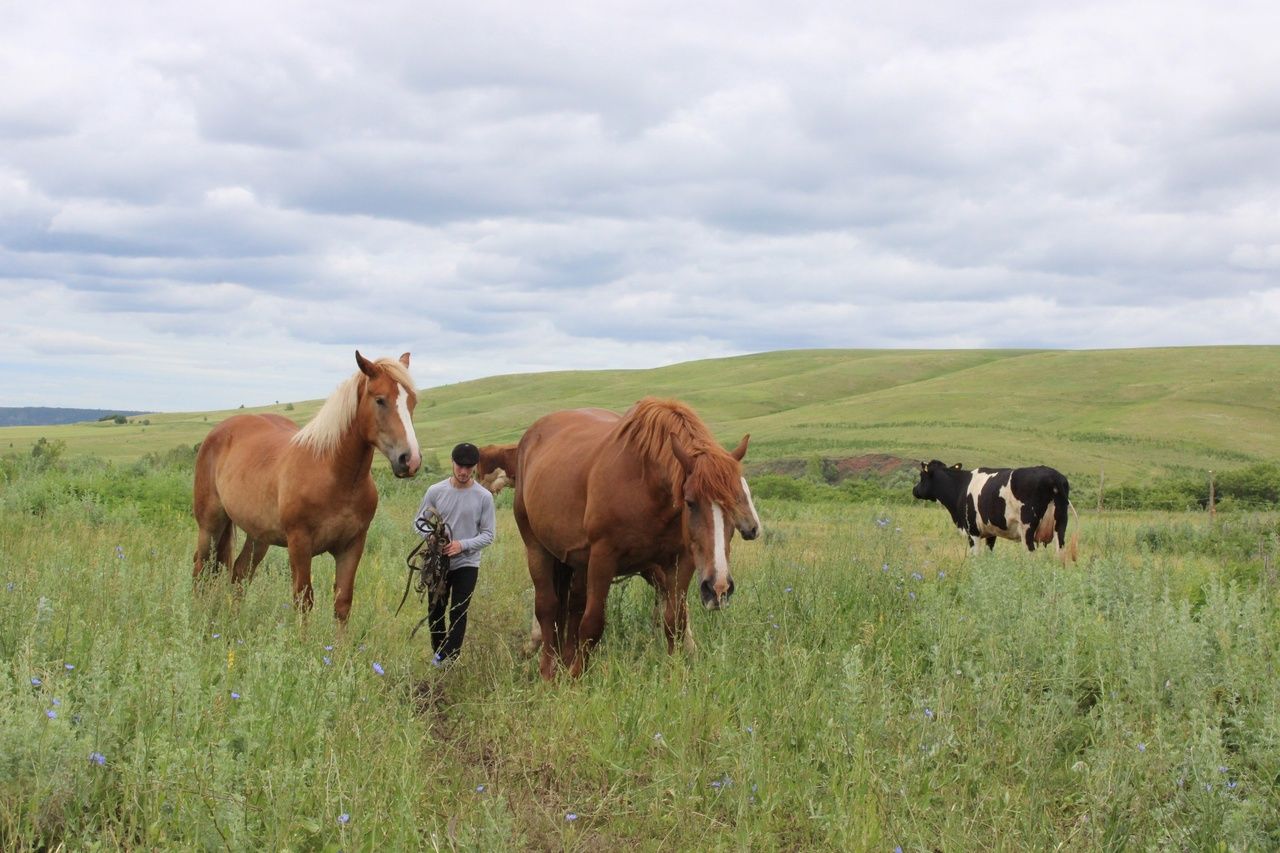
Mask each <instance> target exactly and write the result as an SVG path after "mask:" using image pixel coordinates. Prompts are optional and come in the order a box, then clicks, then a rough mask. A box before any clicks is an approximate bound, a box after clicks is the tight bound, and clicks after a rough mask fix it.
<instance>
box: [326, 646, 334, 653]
mask: <svg viewBox="0 0 1280 853" xmlns="http://www.w3.org/2000/svg"><path fill="white" fill-rule="evenodd" d="M324 650H325V651H326V652H331V651H333V646H325V647H324Z"/></svg>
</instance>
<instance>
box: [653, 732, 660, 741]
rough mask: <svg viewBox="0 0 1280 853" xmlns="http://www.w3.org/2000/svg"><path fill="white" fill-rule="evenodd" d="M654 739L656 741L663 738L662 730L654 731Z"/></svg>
mask: <svg viewBox="0 0 1280 853" xmlns="http://www.w3.org/2000/svg"><path fill="white" fill-rule="evenodd" d="M653 739H654V740H655V741H658V740H662V732H654V733H653Z"/></svg>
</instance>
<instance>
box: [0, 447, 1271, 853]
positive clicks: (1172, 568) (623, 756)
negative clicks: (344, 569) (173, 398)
mask: <svg viewBox="0 0 1280 853" xmlns="http://www.w3.org/2000/svg"><path fill="white" fill-rule="evenodd" d="M74 461H75V460H72V463H73V464H71V465H70V466H68V467H67V468H66V469H65V470H63V471H61V472H59V471H56V470H44V471H39V470H35V466H31V467H29V468H28V469H24V470H20V471H17V472H16V473H15V475H14V477H13V478H12V479H11V480H10V482H8V483H7V485H6V487H5V490H4V491H3V492H0V584H3V585H2V586H0V767H2V768H3V773H0V848H3V849H6V850H10V849H13V850H23V849H53V848H57V847H59V846H60V845H65V846H66V847H67V848H68V849H233V850H247V849H293V850H337V849H346V850H383V849H483V850H494V849H569V850H603V849H618V848H623V849H640V850H656V849H681V850H721V849H723V850H729V849H794V850H808V849H867V850H883V851H891V850H893V849H894V848H895V847H897V846H901V847H902V849H903V850H908V851H909V850H979V849H982V850H988V849H989V850H998V849H1004V850H1024V849H1050V848H1058V847H1061V848H1064V849H1124V848H1132V849H1151V848H1161V849H1170V848H1172V849H1206V848H1210V847H1215V846H1216V845H1217V844H1219V843H1224V844H1225V845H1226V849H1233V850H1246V849H1256V850H1267V849H1275V848H1276V847H1277V846H1278V845H1280V679H1278V678H1277V672H1276V666H1277V661H1278V659H1280V619H1278V618H1277V609H1276V605H1277V603H1280V602H1278V599H1277V581H1276V577H1275V568H1274V559H1275V553H1276V550H1277V536H1278V534H1280V520H1278V519H1277V515H1276V514H1275V513H1270V514H1251V513H1250V514H1246V513H1223V514H1220V515H1219V516H1218V518H1217V519H1216V520H1210V519H1209V518H1208V517H1207V516H1206V515H1205V514H1187V513H1180V514H1172V515H1170V514H1128V513H1109V514H1104V515H1101V516H1099V515H1096V514H1094V513H1090V512H1085V513H1084V517H1083V520H1082V522H1083V523H1082V552H1083V559H1082V560H1081V561H1080V562H1079V563H1078V564H1076V565H1073V566H1070V567H1067V568H1063V567H1062V566H1060V565H1058V564H1057V563H1056V562H1054V560H1053V559H1052V557H1051V556H1050V555H1049V554H1044V553H1041V554H1036V555H1026V554H1023V553H1020V552H1018V551H1017V550H1016V549H1015V548H1014V547H1012V546H1011V545H1010V543H1000V544H999V545H998V546H997V549H996V551H995V552H994V553H993V554H991V555H986V556H984V557H982V558H980V559H965V558H964V556H963V552H964V546H963V543H962V541H961V539H960V538H959V537H958V536H957V534H956V533H955V531H954V530H951V529H950V523H949V520H948V519H947V517H946V515H945V513H944V512H943V511H942V510H941V509H939V508H937V507H934V506H924V505H920V506H876V505H873V504H822V505H812V504H803V503H793V502H767V501H761V502H760V504H761V505H760V507H759V509H760V513H761V516H762V517H763V519H764V523H765V529H766V532H765V534H764V536H763V537H762V538H761V539H760V540H757V541H755V542H749V543H745V542H741V541H739V542H736V543H735V548H734V552H733V557H734V572H735V576H736V579H737V581H738V592H737V595H736V596H735V598H734V601H733V604H732V606H731V607H730V608H729V609H728V610H726V611H724V612H721V613H707V612H702V611H698V612H695V613H694V625H695V631H696V634H697V637H698V643H699V646H700V649H699V653H698V654H697V656H696V657H694V658H688V657H686V656H685V655H683V654H678V655H676V656H674V657H668V656H667V655H666V653H665V644H664V643H663V642H661V641H660V640H659V639H658V636H657V633H656V632H655V630H654V628H653V626H652V625H651V624H650V612H649V611H650V598H649V593H648V591H647V588H646V587H644V586H643V584H641V583H640V582H638V581H632V582H629V583H627V584H624V585H620V586H617V587H615V588H614V590H613V594H612V595H611V597H610V606H609V625H608V628H607V630H606V633H605V640H604V642H603V644H602V646H601V648H600V650H599V654H598V656H597V657H596V658H595V659H594V662H593V665H592V668H591V670H590V671H589V673H588V674H587V676H586V677H585V678H584V679H582V680H581V681H579V682H576V683H569V682H567V681H561V682H559V683H555V684H550V685H547V684H543V683H542V682H541V681H540V680H539V678H538V677H537V673H536V667H535V662H534V660H533V658H531V657H527V656H525V654H524V653H523V651H522V644H523V640H524V635H525V631H526V630H527V627H528V618H529V613H530V607H531V595H530V591H529V584H528V580H527V573H526V571H525V569H524V565H523V555H522V549H521V548H520V546H519V537H518V535H517V534H516V532H515V530H514V525H513V523H512V520H511V512H510V501H509V493H506V494H504V495H503V496H502V498H501V500H500V502H499V539H498V541H497V543H495V545H494V546H493V547H492V548H491V549H490V550H489V551H488V552H486V558H485V566H484V568H483V570H482V573H481V581H480V586H479V589H478V591H477V600H476V603H475V605H474V607H473V610H472V623H471V624H472V629H471V632H470V634H469V637H468V641H467V646H466V649H465V650H464V656H463V658H462V660H461V661H460V662H459V664H458V665H457V666H456V667H455V668H453V669H452V670H448V671H445V672H440V671H438V670H436V669H434V668H432V667H431V666H429V665H428V663H427V653H426V648H425V644H424V642H423V640H422V638H421V637H419V639H418V641H416V642H414V643H410V642H409V640H408V634H409V630H410V628H411V627H412V625H413V623H414V622H416V620H417V618H418V617H419V616H420V614H421V611H422V608H421V606H420V605H418V604H417V603H416V601H415V600H414V599H413V598H411V599H410V604H408V605H406V611H407V612H405V613H402V614H401V615H400V617H399V618H393V616H392V613H393V611H394V609H395V605H396V602H397V601H398V600H399V596H400V592H401V590H402V588H403V587H402V584H403V574H402V570H403V556H404V554H405V552H406V551H407V550H408V548H409V546H410V545H411V544H412V542H413V539H412V538H411V536H410V535H409V534H408V532H407V528H408V522H409V519H410V517H411V515H412V513H413V512H414V509H415V508H416V504H417V500H418V497H419V495H420V492H421V490H422V489H423V488H425V487H426V485H427V481H424V480H422V479H419V480H418V481H414V482H402V481H394V480H392V479H391V478H389V477H386V478H380V487H381V489H382V491H383V495H384V499H383V504H382V506H381V507H380V509H379V513H378V516H377V517H376V519H375V522H374V524H373V527H372V528H371V532H370V539H369V547H368V551H367V552H366V556H365V559H364V562H363V563H362V566H361V570H360V574H359V577H358V583H357V590H356V599H355V606H354V609H353V611H352V620H351V624H350V626H349V628H348V629H347V631H346V632H345V634H342V633H339V632H338V630H337V629H336V627H335V625H334V623H333V621H332V619H331V618H330V617H329V616H328V613H329V610H330V608H331V596H330V594H329V592H328V590H327V589H326V587H327V585H328V583H329V582H330V579H331V578H332V563H331V561H330V560H329V559H328V558H320V559H317V561H316V576H317V602H316V611H315V613H314V614H312V615H311V617H310V618H301V617H299V615H298V614H297V613H295V612H294V611H293V610H292V609H291V607H290V605H289V595H288V583H289V582H288V567H287V560H286V558H285V554H284V553H283V551H280V550H279V549H276V550H275V551H273V553H272V554H271V555H270V556H269V557H268V559H267V561H266V562H265V563H264V565H263V567H262V570H261V571H260V573H259V576H258V578H257V579H256V580H255V582H254V583H253V585H252V586H251V587H250V588H249V590H248V591H247V593H246V594H245V595H244V596H243V598H237V597H235V596H233V595H232V594H231V592H230V590H229V589H228V588H227V587H226V586H225V585H224V584H223V583H218V584H216V585H213V586H211V587H210V588H208V589H206V590H204V591H203V592H202V593H201V594H199V595H196V594H193V591H192V588H191V584H190V578H189V571H190V569H189V567H190V556H191V551H192V548H193V544H194V526H193V524H192V522H191V521H190V520H189V517H188V516H187V509H186V506H185V503H184V502H185V500H186V498H185V490H186V489H187V488H188V486H189V478H190V468H189V465H185V464H183V463H181V462H178V463H173V464H152V465H146V466H133V467H130V468H114V467H110V466H105V467H104V466H102V465H93V466H84V467H77V466H75V465H74ZM122 480H127V481H130V482H131V483H132V485H131V486H130V491H129V492H128V493H127V494H124V495H123V496H121V495H119V494H117V493H116V492H113V491H111V488H114V486H110V487H109V484H114V483H118V482H119V481H122ZM222 580H223V581H225V576H224V577H223V579H222Z"/></svg>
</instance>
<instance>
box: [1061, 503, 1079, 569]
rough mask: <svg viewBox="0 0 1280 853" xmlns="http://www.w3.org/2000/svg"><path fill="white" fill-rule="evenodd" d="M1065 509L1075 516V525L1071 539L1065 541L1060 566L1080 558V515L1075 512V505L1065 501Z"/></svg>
mask: <svg viewBox="0 0 1280 853" xmlns="http://www.w3.org/2000/svg"><path fill="white" fill-rule="evenodd" d="M1067 509H1069V510H1071V514H1072V515H1073V516H1075V519H1076V524H1075V527H1073V528H1072V529H1071V539H1069V540H1068V541H1067V547H1066V550H1065V551H1064V552H1063V556H1062V564H1063V565H1064V566H1065V565H1066V564H1067V563H1068V562H1073V563H1074V562H1075V561H1076V560H1078V559H1079V558H1080V514H1079V513H1078V512H1076V505H1075V504H1073V503H1072V502H1071V499H1070V498H1068V499H1067Z"/></svg>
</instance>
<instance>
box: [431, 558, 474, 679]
mask: <svg viewBox="0 0 1280 853" xmlns="http://www.w3.org/2000/svg"><path fill="white" fill-rule="evenodd" d="M479 574H480V568H479V567H478V566H460V567H459V568H456V569H450V570H449V573H448V574H447V575H445V592H444V595H442V596H440V598H439V599H437V600H436V601H435V602H433V604H432V606H431V609H430V610H429V611H428V615H429V616H430V618H429V620H428V622H427V625H428V627H429V628H430V629H431V650H432V651H434V652H435V653H436V654H437V655H439V656H440V657H441V659H443V660H450V659H452V658H456V657H457V656H458V652H460V651H462V638H463V637H465V636H466V634H467V608H468V607H470V606H471V594H472V593H473V592H475V591H476V578H477V577H478V576H479ZM446 609H447V610H448V611H449V627H448V629H447V630H446V629H445V624H444V614H445V610H446Z"/></svg>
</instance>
